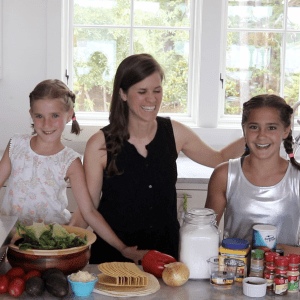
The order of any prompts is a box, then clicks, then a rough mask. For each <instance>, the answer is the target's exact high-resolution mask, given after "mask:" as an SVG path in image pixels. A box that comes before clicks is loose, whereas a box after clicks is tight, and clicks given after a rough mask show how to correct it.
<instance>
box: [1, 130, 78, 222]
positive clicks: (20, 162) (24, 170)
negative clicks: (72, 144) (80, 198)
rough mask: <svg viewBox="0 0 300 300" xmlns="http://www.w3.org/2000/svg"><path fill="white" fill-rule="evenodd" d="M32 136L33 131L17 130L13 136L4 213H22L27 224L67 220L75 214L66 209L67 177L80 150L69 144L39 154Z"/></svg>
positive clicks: (21, 215) (3, 206)
mask: <svg viewBox="0 0 300 300" xmlns="http://www.w3.org/2000/svg"><path fill="white" fill-rule="evenodd" d="M31 138H32V136H31V135H27V134H16V135H14V136H13V137H12V139H11V140H10V148H9V157H10V160H11V166H12V169H11V175H10V177H9V180H8V186H7V188H6V192H5V195H4V199H3V201H2V204H1V206H0V213H1V214H2V215H14V216H18V217H19V221H20V222H21V223H23V224H24V225H31V224H32V223H33V222H42V221H44V222H45V224H49V223H52V222H56V223H59V224H66V223H68V222H69V221H70V218H71V214H70V212H69V211H68V210H67V209H66V207H67V205H68V199H67V196H66V187H67V182H66V181H65V177H66V173H67V170H68V168H69V166H70V165H71V163H72V162H73V161H74V160H75V159H76V158H78V157H80V154H79V153H77V152H75V151H74V150H72V149H70V148H68V147H65V148H64V149H63V150H61V151H60V152H58V153H57V154H54V155H49V156H43V155H39V154H37V153H35V152H34V151H33V150H32V149H31V147H30V140H31ZM0 203H1V201H0Z"/></svg>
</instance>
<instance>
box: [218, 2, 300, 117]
mask: <svg viewBox="0 0 300 300" xmlns="http://www.w3.org/2000/svg"><path fill="white" fill-rule="evenodd" d="M227 2H228V6H227V18H226V21H227V22H226V23H227V24H226V25H227V26H226V27H227V43H226V50H225V51H224V54H225V55H226V57H225V58H224V60H225V64H226V65H225V71H224V73H225V79H226V82H225V95H223V101H222V112H221V115H222V116H223V117H226V116H229V115H239V114H240V113H241V108H242V105H243V103H244V102H245V101H247V100H249V99H250V98H251V97H253V96H255V95H258V94H267V93H273V94H277V95H279V96H281V97H284V98H285V100H286V101H287V102H288V103H289V104H290V105H293V104H294V103H295V102H297V101H299V100H300V94H299V83H300V81H299V76H300V19H299V16H300V1H299V0H251V1H247V0H238V1H234V0H228V1H227Z"/></svg>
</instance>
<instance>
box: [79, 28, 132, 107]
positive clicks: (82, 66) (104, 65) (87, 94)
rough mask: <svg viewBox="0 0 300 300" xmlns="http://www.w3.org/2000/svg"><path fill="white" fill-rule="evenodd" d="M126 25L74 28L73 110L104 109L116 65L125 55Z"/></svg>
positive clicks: (127, 41) (107, 103) (127, 32)
mask: <svg viewBox="0 0 300 300" xmlns="http://www.w3.org/2000/svg"><path fill="white" fill-rule="evenodd" d="M129 41H130V32H129V30H128V29H100V28H75V29H74V59H73V74H74V75H73V91H74V93H75V94H76V99H77V100H76V107H75V110H76V111H108V110H109V105H110V102H111V93H112V88H113V80H114V75H115V72H116V68H117V67H118V65H119V64H120V62H121V61H122V60H123V59H124V58H125V57H127V56H128V55H129V45H130V43H129Z"/></svg>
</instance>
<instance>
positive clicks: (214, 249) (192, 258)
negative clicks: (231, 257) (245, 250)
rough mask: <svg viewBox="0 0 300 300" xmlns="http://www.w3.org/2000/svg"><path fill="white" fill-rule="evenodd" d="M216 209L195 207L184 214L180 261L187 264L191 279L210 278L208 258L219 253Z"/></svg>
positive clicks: (181, 230)
mask: <svg viewBox="0 0 300 300" xmlns="http://www.w3.org/2000/svg"><path fill="white" fill-rule="evenodd" d="M216 224H217V222H216V214H215V212H214V210H212V209H209V208H193V209H189V210H188V211H186V212H185V214H184V220H183V225H182V227H181V228H180V247H179V255H180V261H181V262H183V263H184V264H186V265H187V267H188V268H189V271H190V278H191V279H203V278H210V271H209V268H208V263H207V260H208V259H209V258H210V257H212V256H218V254H219V251H218V249H219V230H218V227H217V225H216Z"/></svg>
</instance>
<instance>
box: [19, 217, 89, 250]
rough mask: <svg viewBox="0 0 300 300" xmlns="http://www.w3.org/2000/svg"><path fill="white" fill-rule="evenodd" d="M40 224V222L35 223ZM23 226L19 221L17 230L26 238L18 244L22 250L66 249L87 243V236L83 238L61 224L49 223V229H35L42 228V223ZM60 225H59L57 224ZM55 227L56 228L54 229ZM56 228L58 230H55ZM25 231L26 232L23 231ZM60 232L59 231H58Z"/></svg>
mask: <svg viewBox="0 0 300 300" xmlns="http://www.w3.org/2000/svg"><path fill="white" fill-rule="evenodd" d="M35 224H40V223H35ZM35 224H34V225H32V226H27V227H26V226H23V225H22V224H21V223H20V222H18V223H17V232H18V234H19V235H20V236H21V237H22V238H23V239H24V241H22V242H21V243H20V244H19V245H18V246H19V249H20V250H27V249H44V250H51V249H66V248H72V247H78V246H83V245H86V244H87V236H85V237H84V238H81V237H79V236H76V235H75V234H73V233H68V231H67V230H66V229H65V228H63V227H62V226H61V225H59V224H54V225H52V224H49V229H48V228H47V227H46V226H45V228H46V229H42V230H35V226H36V227H37V228H41V227H42V226H40V225H35ZM55 225H59V226H55ZM54 227H55V229H54ZM54 230H55V231H56V232H54ZM23 232H24V233H23ZM57 232H58V233H57Z"/></svg>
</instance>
